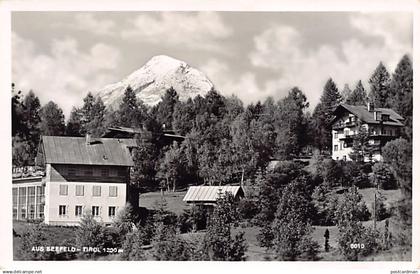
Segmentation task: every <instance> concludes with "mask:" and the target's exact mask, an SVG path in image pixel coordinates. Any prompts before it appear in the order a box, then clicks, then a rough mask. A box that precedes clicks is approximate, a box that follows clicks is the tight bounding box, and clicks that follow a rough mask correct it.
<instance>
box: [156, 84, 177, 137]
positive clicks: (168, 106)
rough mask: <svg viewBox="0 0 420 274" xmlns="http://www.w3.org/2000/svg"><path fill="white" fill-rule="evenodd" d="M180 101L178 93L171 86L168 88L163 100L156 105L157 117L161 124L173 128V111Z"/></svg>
mask: <svg viewBox="0 0 420 274" xmlns="http://www.w3.org/2000/svg"><path fill="white" fill-rule="evenodd" d="M178 102H179V96H178V93H177V92H176V91H175V89H174V88H173V87H171V88H169V89H168V90H166V92H165V94H164V95H163V97H162V101H160V102H159V104H158V105H157V106H156V119H157V121H158V122H159V123H160V124H162V125H165V128H166V129H172V121H173V113H174V109H175V106H176V105H177V103H178Z"/></svg>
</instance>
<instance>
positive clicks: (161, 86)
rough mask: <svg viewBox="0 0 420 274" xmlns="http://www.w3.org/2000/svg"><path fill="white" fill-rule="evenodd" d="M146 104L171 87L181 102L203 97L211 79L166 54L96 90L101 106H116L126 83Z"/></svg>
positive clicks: (210, 86) (155, 99) (153, 102)
mask: <svg viewBox="0 0 420 274" xmlns="http://www.w3.org/2000/svg"><path fill="white" fill-rule="evenodd" d="M129 85H130V86H131V88H132V89H133V90H134V92H135V93H136V96H137V98H138V99H141V100H142V101H143V102H144V103H145V104H147V105H155V104H157V103H158V102H159V101H160V100H161V97H162V96H163V95H164V94H165V91H166V90H167V89H169V88H170V87H173V88H174V89H175V90H176V91H177V93H178V95H179V98H180V100H181V101H185V100H187V99H188V98H193V97H195V96H197V95H201V96H204V95H205V94H206V93H207V92H208V91H210V90H211V89H212V88H213V84H212V82H211V81H210V80H209V79H208V78H207V77H206V75H205V74H204V73H202V72H201V71H199V70H197V69H195V68H193V67H191V66H189V65H188V64H187V63H186V62H183V61H180V60H177V59H175V58H172V57H169V56H166V55H157V56H154V57H152V58H151V59H150V60H149V61H148V62H147V63H146V64H145V65H144V66H142V67H141V68H140V69H138V70H136V71H134V72H133V73H131V74H130V75H128V76H127V77H126V78H124V79H123V80H121V81H119V82H117V83H114V84H110V85H107V86H105V87H104V88H102V89H100V90H98V91H96V94H97V96H99V97H101V98H102V100H103V101H104V103H105V105H107V106H111V107H113V108H115V109H116V108H118V105H119V103H120V102H121V100H122V97H123V95H124V91H125V89H126V88H127V87H128V86H129Z"/></svg>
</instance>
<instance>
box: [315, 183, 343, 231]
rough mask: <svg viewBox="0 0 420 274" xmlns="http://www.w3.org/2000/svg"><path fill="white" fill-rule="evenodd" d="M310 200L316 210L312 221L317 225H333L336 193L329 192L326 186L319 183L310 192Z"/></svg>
mask: <svg viewBox="0 0 420 274" xmlns="http://www.w3.org/2000/svg"><path fill="white" fill-rule="evenodd" d="M312 202H313V204H314V207H315V209H316V211H317V214H316V216H315V218H313V222H314V223H315V224H317V225H333V224H334V223H335V215H334V213H335V210H336V209H337V197H336V194H334V193H332V192H329V191H328V188H327V187H326V186H325V185H324V184H321V185H319V186H317V187H316V188H315V190H314V192H313V193H312Z"/></svg>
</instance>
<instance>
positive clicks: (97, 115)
mask: <svg viewBox="0 0 420 274" xmlns="http://www.w3.org/2000/svg"><path fill="white" fill-rule="evenodd" d="M91 111H92V113H91V117H92V120H91V121H90V122H89V123H88V124H87V125H86V126H87V128H88V131H89V132H90V133H91V134H92V136H94V137H101V136H102V135H103V134H104V133H105V131H106V125H105V117H106V108H105V105H104V102H103V101H102V99H101V98H100V97H98V98H96V100H95V103H94V104H93V106H92V110H91Z"/></svg>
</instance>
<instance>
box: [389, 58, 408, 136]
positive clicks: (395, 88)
mask: <svg viewBox="0 0 420 274" xmlns="http://www.w3.org/2000/svg"><path fill="white" fill-rule="evenodd" d="M391 90H392V93H393V94H394V96H393V97H390V98H388V99H389V102H388V105H389V106H390V107H391V108H392V109H393V110H395V111H396V112H397V113H398V114H400V115H401V116H402V117H403V118H404V124H405V128H406V129H405V133H406V136H407V137H408V138H409V139H412V127H413V66H412V63H411V60H410V58H409V56H408V55H404V56H403V57H402V59H401V60H400V62H399V63H398V65H397V68H396V69H395V71H394V73H393V74H392V81H391Z"/></svg>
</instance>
